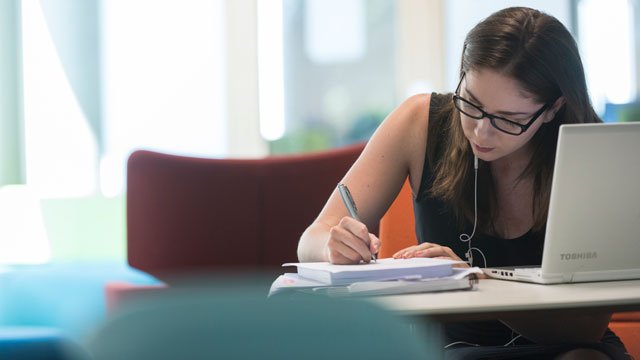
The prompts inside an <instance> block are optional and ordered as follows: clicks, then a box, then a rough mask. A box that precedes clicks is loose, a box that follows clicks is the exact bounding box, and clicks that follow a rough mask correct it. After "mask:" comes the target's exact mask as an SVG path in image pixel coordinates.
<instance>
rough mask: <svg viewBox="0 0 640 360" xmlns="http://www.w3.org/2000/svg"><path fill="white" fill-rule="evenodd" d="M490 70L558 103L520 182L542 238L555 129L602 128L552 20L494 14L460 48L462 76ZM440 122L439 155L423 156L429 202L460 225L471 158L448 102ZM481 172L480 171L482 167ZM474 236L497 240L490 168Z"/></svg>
mask: <svg viewBox="0 0 640 360" xmlns="http://www.w3.org/2000/svg"><path fill="white" fill-rule="evenodd" d="M481 69H490V70H492V71H496V72H498V73H500V74H503V75H506V76H509V77H511V78H513V79H515V80H516V81H518V82H519V84H520V85H521V86H522V89H523V90H525V91H526V92H527V93H529V94H531V95H532V96H533V99H534V100H535V101H536V102H539V103H549V102H553V101H554V100H556V99H558V98H559V97H561V96H562V97H564V100H565V101H564V104H563V105H562V107H561V108H560V109H559V110H558V111H557V113H556V115H555V118H554V119H553V120H552V121H551V122H549V123H546V124H544V125H543V126H542V127H540V128H539V129H538V132H537V133H536V134H535V135H534V136H533V138H531V140H530V141H531V144H532V145H533V146H532V148H533V156H532V157H531V160H530V161H529V164H528V165H527V167H526V168H525V170H524V171H523V173H522V174H521V175H520V178H519V179H520V180H522V179H525V178H528V179H533V191H534V198H533V214H534V215H533V216H534V225H533V230H534V231H541V230H542V229H543V228H544V227H545V225H546V220H547V213H548V210H549V197H550V194H551V177H552V173H553V165H554V161H555V151H556V143H557V139H558V130H559V127H560V125H561V124H571V123H594V122H601V120H600V119H599V118H598V116H597V115H596V113H595V112H594V110H593V107H592V106H591V102H590V100H589V95H588V93H587V85H586V81H585V76H584V69H583V67H582V61H581V60H580V54H579V52H578V47H577V45H576V43H575V40H574V39H573V37H572V36H571V34H570V33H569V31H568V30H567V29H566V28H565V27H564V25H562V23H560V21H558V20H557V19H556V18H554V17H553V16H550V15H548V14H545V13H543V12H540V11H537V10H534V9H530V8H525V7H512V8H507V9H504V10H500V11H498V12H496V13H494V14H492V15H491V16H489V17H488V18H486V19H485V20H483V21H482V22H480V23H479V24H477V25H476V26H475V27H474V28H473V29H472V30H471V31H470V32H469V33H468V34H467V37H466V39H465V41H464V47H463V51H462V61H461V65H460V76H462V74H463V73H465V72H469V71H471V70H476V71H477V70H481ZM441 111H442V113H441V114H440V115H441V116H445V117H446V118H448V119H449V121H448V124H447V125H446V130H445V131H444V133H446V134H447V136H445V138H444V139H441V140H440V141H443V142H444V143H443V144H442V145H443V148H442V153H441V154H440V155H439V156H437V158H438V159H436V155H435V152H434V151H428V153H427V156H428V157H429V163H430V164H433V165H432V166H434V175H435V180H434V182H433V185H432V187H431V194H432V195H434V196H437V197H439V198H442V199H444V200H445V201H446V202H447V203H448V204H449V205H450V206H451V208H452V210H453V211H454V212H455V213H456V214H457V215H458V218H459V219H460V220H461V223H463V220H464V219H465V218H466V219H467V220H469V221H471V220H473V214H474V204H473V176H472V175H473V172H472V166H473V165H472V162H473V153H472V150H471V148H470V145H469V142H468V140H467V139H466V137H465V136H464V133H463V131H462V125H461V123H460V114H459V112H458V111H457V110H455V108H454V107H453V102H451V103H449V104H448V105H447V106H445V107H443V109H442V110H441ZM483 165H484V164H483ZM478 187H479V188H481V189H483V191H480V192H479V198H478V210H479V211H478V226H479V231H480V232H482V233H486V234H495V233H496V228H495V225H494V221H493V220H494V219H495V216H496V215H497V211H498V210H497V206H496V199H495V191H493V190H494V188H493V180H492V177H491V173H490V170H489V167H488V166H481V168H480V170H479V181H478Z"/></svg>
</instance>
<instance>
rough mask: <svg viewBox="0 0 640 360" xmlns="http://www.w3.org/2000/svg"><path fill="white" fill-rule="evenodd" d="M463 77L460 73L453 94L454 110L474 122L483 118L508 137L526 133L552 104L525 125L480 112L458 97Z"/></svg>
mask: <svg viewBox="0 0 640 360" xmlns="http://www.w3.org/2000/svg"><path fill="white" fill-rule="evenodd" d="M464 76H465V73H462V77H461V78H460V82H459V83H458V86H457V87H456V92H455V93H454V94H453V99H452V100H453V105H454V106H455V107H456V109H458V111H460V112H461V113H463V114H465V115H466V116H468V117H470V118H472V119H475V120H481V119H483V118H487V119H489V122H490V123H491V125H492V126H493V127H494V128H496V129H498V130H500V131H502V132H504V133H507V134H509V135H515V136H518V135H522V133H524V132H525V131H527V129H529V127H530V126H531V125H532V124H533V123H534V122H535V121H536V119H538V117H540V115H542V113H544V112H545V110H547V109H548V108H549V107H550V106H551V104H552V103H546V104H544V105H543V106H542V107H541V108H540V110H538V111H536V112H535V114H533V116H532V117H531V119H529V121H527V122H526V123H522V121H515V120H509V119H507V118H504V117H502V116H497V115H493V114H489V113H487V112H485V111H484V110H482V109H481V108H480V107H479V106H478V105H475V104H473V103H472V102H471V101H469V100H467V99H465V98H463V97H461V96H460V95H458V94H459V92H460V85H462V80H463V79H464Z"/></svg>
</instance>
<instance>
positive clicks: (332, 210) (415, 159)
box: [298, 94, 430, 264]
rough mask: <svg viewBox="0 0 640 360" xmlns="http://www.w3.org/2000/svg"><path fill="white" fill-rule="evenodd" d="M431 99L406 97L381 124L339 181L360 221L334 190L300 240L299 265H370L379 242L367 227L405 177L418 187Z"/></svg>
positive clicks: (385, 205) (382, 212)
mask: <svg viewBox="0 0 640 360" xmlns="http://www.w3.org/2000/svg"><path fill="white" fill-rule="evenodd" d="M429 101H430V95H426V94H424V95H416V96H413V97H410V98H409V99H407V100H406V101H405V102H403V103H402V104H401V105H400V106H399V107H398V108H396V109H395V110H394V111H393V112H392V113H391V114H389V116H387V118H386V119H385V120H384V121H383V122H382V124H381V125H380V126H379V127H378V129H377V130H376V132H375V133H374V134H373V136H372V137H371V139H370V140H369V142H368V144H367V146H366V147H365V149H364V150H363V152H362V154H361V155H360V157H359V158H358V160H356V162H355V163H354V164H353V166H352V167H351V169H350V170H349V171H348V172H347V174H346V175H345V177H344V178H343V179H342V182H343V183H344V184H346V185H347V186H348V187H349V190H350V192H351V195H352V197H353V199H354V201H355V203H356V204H357V207H358V215H359V216H360V221H361V222H359V221H356V220H354V219H352V218H351V217H349V213H348V211H347V209H346V207H345V205H344V204H343V203H342V199H341V198H340V194H339V193H338V191H337V189H335V190H334V191H333V192H332V194H331V196H330V197H329V200H328V201H327V203H326V204H325V206H324V208H323V209H322V211H321V212H320V214H319V215H318V217H317V218H316V220H315V221H314V222H313V223H312V224H311V225H310V226H309V227H308V228H307V229H306V231H305V232H304V233H303V234H302V236H301V238H300V242H299V243H298V259H299V260H300V261H303V262H307V261H329V262H332V263H337V264H354V263H358V262H360V261H365V262H368V261H369V259H371V253H372V252H377V250H379V247H380V243H379V240H378V238H377V237H376V236H375V235H373V234H370V233H369V230H368V229H369V228H372V227H373V226H374V224H376V223H378V222H379V221H380V218H381V217H382V215H384V213H385V212H386V210H387V209H388V207H389V206H390V205H391V203H392V202H393V200H394V199H395V197H396V196H397V194H398V192H399V191H400V188H401V187H402V184H403V183H404V180H405V178H406V177H407V175H409V176H410V179H411V183H412V187H413V188H414V189H417V184H418V182H419V180H420V177H421V175H422V165H423V163H424V156H425V149H426V138H427V123H428V113H429V106H428V104H429ZM336 185H337V184H336ZM383 245H384V244H383Z"/></svg>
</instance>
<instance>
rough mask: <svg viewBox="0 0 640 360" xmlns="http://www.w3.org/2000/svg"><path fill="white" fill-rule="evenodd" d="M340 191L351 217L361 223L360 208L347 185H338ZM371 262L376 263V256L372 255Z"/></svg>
mask: <svg viewBox="0 0 640 360" xmlns="http://www.w3.org/2000/svg"><path fill="white" fill-rule="evenodd" d="M338 191H339V192H340V196H341V197H342V202H344V206H346V207H347V210H349V215H350V216H351V217H352V218H354V219H356V220H358V221H360V217H358V208H357V207H356V203H355V201H353V197H351V192H350V191H349V188H348V187H347V185H345V184H343V183H339V184H338ZM371 260H373V261H376V260H377V258H376V254H374V253H371Z"/></svg>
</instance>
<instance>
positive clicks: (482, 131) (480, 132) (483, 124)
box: [474, 117, 494, 137]
mask: <svg viewBox="0 0 640 360" xmlns="http://www.w3.org/2000/svg"><path fill="white" fill-rule="evenodd" d="M493 131H494V128H493V126H492V125H491V120H489V119H488V118H486V117H485V118H482V119H480V120H476V127H475V129H474V132H475V134H476V137H490V136H491V135H492V133H493Z"/></svg>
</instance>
